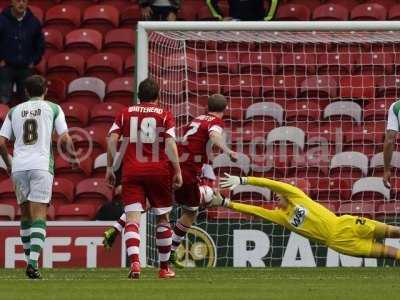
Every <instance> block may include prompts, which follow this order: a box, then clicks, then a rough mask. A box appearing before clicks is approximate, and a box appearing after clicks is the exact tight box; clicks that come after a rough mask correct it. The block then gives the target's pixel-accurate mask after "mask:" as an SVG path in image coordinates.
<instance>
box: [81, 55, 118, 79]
mask: <svg viewBox="0 0 400 300" xmlns="http://www.w3.org/2000/svg"><path fill="white" fill-rule="evenodd" d="M122 67H123V61H122V59H121V57H120V56H119V55H117V54H113V53H97V54H94V55H92V56H90V57H89V58H88V60H87V61H86V72H85V76H88V77H97V78H100V79H101V80H103V81H104V82H105V83H108V82H110V81H111V80H112V79H114V78H116V77H120V76H122Z"/></svg>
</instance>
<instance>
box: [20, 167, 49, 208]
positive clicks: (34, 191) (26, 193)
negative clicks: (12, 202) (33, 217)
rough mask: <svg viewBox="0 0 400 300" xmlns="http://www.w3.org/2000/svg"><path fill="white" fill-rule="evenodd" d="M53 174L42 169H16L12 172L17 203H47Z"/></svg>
mask: <svg viewBox="0 0 400 300" xmlns="http://www.w3.org/2000/svg"><path fill="white" fill-rule="evenodd" d="M53 178H54V176H53V174H51V173H50V172H48V171H44V170H28V171H17V172H13V173H12V180H13V182H14V186H15V195H16V196H17V202H18V204H19V205H21V204H22V203H24V202H26V201H31V202H37V203H49V202H50V200H51V194H52V189H53Z"/></svg>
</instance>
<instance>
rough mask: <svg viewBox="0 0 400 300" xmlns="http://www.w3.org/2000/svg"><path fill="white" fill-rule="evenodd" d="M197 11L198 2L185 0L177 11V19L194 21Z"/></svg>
mask: <svg viewBox="0 0 400 300" xmlns="http://www.w3.org/2000/svg"><path fill="white" fill-rule="evenodd" d="M198 11H199V3H198V1H196V0H186V1H183V2H182V4H181V8H180V10H179V11H178V20H184V21H195V20H196V19H197V14H198Z"/></svg>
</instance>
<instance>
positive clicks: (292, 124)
mask: <svg viewBox="0 0 400 300" xmlns="http://www.w3.org/2000/svg"><path fill="white" fill-rule="evenodd" d="M307 23H308V24H304V23H284V22H273V23H257V22H254V23H240V24H241V26H242V27H240V25H239V24H238V23H228V22H216V23H214V22H209V23H202V22H200V23H186V24H185V23H173V24H165V23H155V22H154V23H153V22H151V23H139V27H138V28H139V39H138V43H139V47H138V52H137V60H138V70H137V71H138V74H137V76H138V79H139V80H140V79H143V78H145V77H146V76H147V75H149V76H151V77H153V78H156V79H157V80H158V81H159V83H160V87H161V102H162V104H163V105H164V106H165V107H167V108H168V109H170V110H171V111H172V112H173V113H174V115H175V117H176V123H177V127H178V129H179V132H181V129H182V128H183V126H184V125H185V124H187V123H188V122H190V120H191V119H192V118H194V117H196V116H198V115H200V114H203V113H205V112H206V106H207V97H208V96H209V95H211V94H214V93H221V94H223V95H225V96H226V97H227V98H228V100H229V108H228V110H227V112H226V115H225V117H224V120H225V124H226V132H227V140H228V143H229V144H230V146H231V147H232V148H233V149H234V150H236V151H239V152H240V153H242V155H241V158H240V159H239V161H238V162H236V163H233V162H231V161H230V160H229V159H228V158H227V157H225V156H224V155H216V156H215V157H214V159H213V162H212V164H213V168H214V171H215V173H216V175H217V176H220V175H222V174H223V172H229V173H231V174H235V175H243V176H244V175H249V176H250V175H251V176H260V177H268V178H273V179H277V180H282V181H286V182H290V183H292V184H294V185H296V186H298V187H299V188H301V189H302V190H304V191H305V192H306V193H308V194H309V195H310V197H311V198H313V199H315V200H316V201H318V202H320V203H321V204H322V205H324V206H325V207H327V208H328V209H330V210H331V211H333V212H334V213H336V214H339V215H340V214H355V215H359V216H364V217H369V218H373V219H378V220H381V221H384V222H386V223H389V224H397V220H398V211H399V208H400V206H399V204H398V203H397V202H396V199H397V197H396V194H395V192H394V191H397V189H396V184H397V183H396V182H395V181H393V186H394V189H393V191H392V193H391V192H390V191H389V190H388V189H386V188H385V187H384V185H383V183H382V179H381V176H382V172H383V154H382V151H383V139H384V132H385V123H386V115H387V111H388V108H389V106H390V105H391V103H393V102H394V101H395V99H396V97H397V94H398V92H399V90H400V85H399V83H400V76H398V75H397V74H398V73H399V69H398V65H399V62H400V56H399V54H398V50H399V49H400V42H399V41H400V31H398V30H396V28H397V29H400V26H398V25H399V24H397V23H392V25H390V26H391V27H389V26H387V25H388V24H387V23H385V22H376V23H375V24H376V25H374V24H371V23H374V22H369V24H367V23H368V22H367V23H363V22H352V23H348V22H343V23H342V24H340V27H338V26H337V23H332V22H307ZM188 24H189V25H188ZM396 26H397V27H396ZM243 28H246V30H243ZM140 43H142V44H140ZM139 80H138V81H139ZM399 163H400V153H398V152H395V154H394V157H393V162H392V164H393V166H394V167H396V166H398V165H399ZM396 170H397V169H394V173H393V174H394V177H395V175H396V172H395V171H396ZM231 198H232V199H234V200H238V201H240V202H243V203H249V204H254V205H260V206H264V207H267V208H273V207H274V205H275V204H276V202H275V201H276V199H275V198H274V195H273V193H271V191H269V190H267V189H260V188H252V187H241V188H240V189H239V188H238V189H236V190H234V191H233V192H232V193H231ZM177 213H178V212H175V213H174V214H173V216H172V219H173V221H174V220H176V217H177ZM152 221H153V218H152V217H151V216H150V217H149V222H148V228H147V236H148V240H147V242H148V247H147V249H148V253H147V260H148V263H149V264H153V263H155V262H156V261H157V253H156V247H155V242H154V236H153V235H154V227H153V224H154V223H153V222H152ZM196 226H197V227H196V228H195V229H193V230H192V232H191V234H189V236H188V238H187V239H186V240H185V242H184V243H183V245H182V247H181V248H180V251H179V255H180V257H181V259H182V260H184V261H185V262H186V263H187V264H188V265H190V266H210V265H216V266H253V267H254V266H258V267H259V266H341V265H343V266H362V265H365V266H375V265H383V264H385V265H392V264H393V262H391V261H381V260H378V261H377V260H374V259H366V260H364V259H362V258H352V257H347V256H344V255H338V254H337V253H336V252H335V251H332V250H330V249H327V248H326V247H323V246H320V245H318V244H316V243H313V242H310V241H308V240H306V239H304V238H302V237H300V236H298V235H296V234H294V233H290V232H288V231H287V230H284V229H283V228H282V227H281V226H278V225H274V224H272V223H270V222H267V221H262V220H260V219H257V218H251V217H248V216H245V215H242V214H240V213H236V212H232V211H228V210H226V209H223V208H213V209H208V210H202V211H201V212H200V214H199V218H198V222H197V224H196ZM384 242H385V243H387V244H390V245H395V246H396V245H397V246H398V244H399V241H398V240H394V239H387V240H386V241H384ZM214 252H215V253H214Z"/></svg>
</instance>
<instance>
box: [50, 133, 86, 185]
mask: <svg viewBox="0 0 400 300" xmlns="http://www.w3.org/2000/svg"><path fill="white" fill-rule="evenodd" d="M73 139H74V141H76V140H77V135H76V134H75V132H74V136H73ZM78 153H79V155H80V157H79V160H80V161H79V166H78V167H77V168H74V169H73V168H71V164H70V163H69V162H68V161H67V160H65V159H64V158H63V157H62V156H61V155H56V156H55V159H54V161H55V174H56V175H57V178H62V179H68V180H69V181H72V182H73V183H74V184H77V183H78V182H79V181H81V180H83V179H85V178H88V177H90V175H91V173H92V165H93V160H92V158H91V157H90V153H89V155H87V154H88V153H83V152H78ZM82 155H83V157H82ZM85 156H87V157H85Z"/></svg>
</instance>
